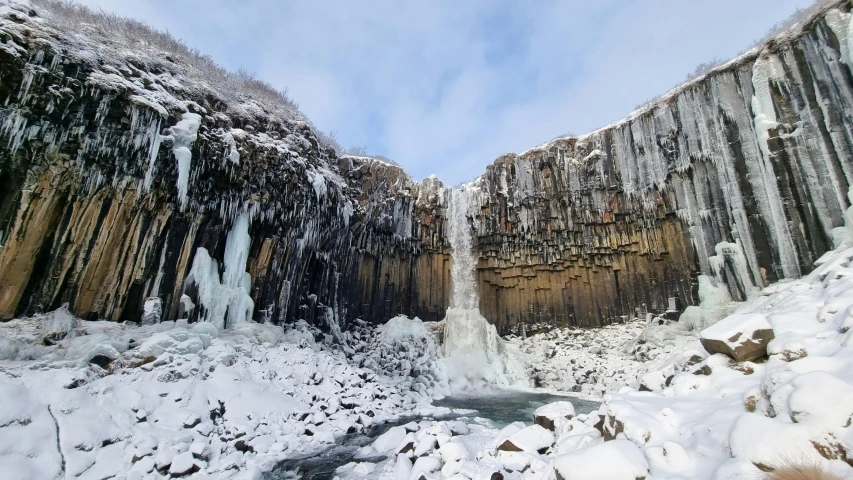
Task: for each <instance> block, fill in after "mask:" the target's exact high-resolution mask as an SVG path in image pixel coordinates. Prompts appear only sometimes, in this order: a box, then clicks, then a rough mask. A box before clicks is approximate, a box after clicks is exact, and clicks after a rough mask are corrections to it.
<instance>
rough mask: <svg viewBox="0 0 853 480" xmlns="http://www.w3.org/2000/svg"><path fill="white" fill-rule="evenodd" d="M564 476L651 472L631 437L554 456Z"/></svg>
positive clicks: (583, 479) (599, 479) (609, 477)
mask: <svg viewBox="0 0 853 480" xmlns="http://www.w3.org/2000/svg"><path fill="white" fill-rule="evenodd" d="M554 469H555V470H556V471H557V472H559V473H560V476H561V477H562V478H563V479H564V480H625V479H634V478H645V477H646V476H647V475H648V472H649V466H648V462H647V461H646V458H645V457H644V456H643V452H641V451H640V449H639V448H637V446H636V445H635V444H633V443H632V442H629V441H628V440H613V441H611V442H607V443H602V444H599V445H594V446H591V447H587V448H583V449H580V450H577V451H575V452H572V453H569V454H566V455H560V456H559V457H557V458H555V459H554Z"/></svg>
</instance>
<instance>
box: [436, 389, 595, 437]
mask: <svg viewBox="0 0 853 480" xmlns="http://www.w3.org/2000/svg"><path fill="white" fill-rule="evenodd" d="M561 401H562V402H572V405H574V407H575V413H577V414H581V413H590V412H592V411H593V410H596V409H598V406H599V403H598V402H593V401H590V400H582V399H580V398H577V397H569V396H563V395H551V394H547V393H534V392H517V391H507V390H504V391H499V392H495V393H493V394H491V393H490V394H489V395H483V394H476V395H454V396H452V397H447V398H445V399H444V400H436V401H434V402H433V405H435V406H438V407H448V408H464V409H469V410H476V411H477V413H476V414H475V415H476V416H478V417H483V418H488V419H489V420H491V421H492V423H493V424H494V425H495V427H497V428H503V427H505V426H507V425H509V424H510V423H512V422H518V421H522V422H525V423H528V424H529V423H532V422H533V411H534V410H536V409H537V408H539V407H541V406H542V405H546V404H548V403H553V402H561Z"/></svg>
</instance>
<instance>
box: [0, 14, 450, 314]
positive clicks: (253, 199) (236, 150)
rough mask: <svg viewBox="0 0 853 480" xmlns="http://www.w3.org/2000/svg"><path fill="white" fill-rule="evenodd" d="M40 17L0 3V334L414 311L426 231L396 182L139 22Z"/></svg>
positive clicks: (391, 170)
mask: <svg viewBox="0 0 853 480" xmlns="http://www.w3.org/2000/svg"><path fill="white" fill-rule="evenodd" d="M37 3H38V2H34V3H30V2H28V1H23V0H0V99H2V100H0V102H2V105H3V107H2V108H0V185H2V188H0V319H7V318H12V317H15V316H20V315H24V314H28V313H31V312H34V311H38V310H49V309H53V308H56V307H57V306H59V305H61V304H62V303H65V302H70V307H71V308H72V310H73V311H74V313H75V314H77V315H80V316H82V317H85V318H105V319H114V320H118V319H131V320H133V319H138V318H139V317H140V314H141V312H142V305H143V303H144V301H145V299H146V298H148V297H159V298H160V299H161V302H162V306H163V314H164V316H165V317H167V318H178V317H179V316H181V315H187V314H188V315H189V316H191V317H192V318H206V319H215V320H216V321H217V322H224V321H225V320H226V319H234V320H235V321H236V320H238V319H245V318H254V319H255V320H259V321H264V320H266V321H275V322H281V321H285V320H287V319H296V318H304V319H307V320H308V321H311V322H313V323H315V324H318V325H323V326H324V327H327V328H330V329H332V330H334V329H336V328H337V327H339V326H340V325H341V324H343V323H344V321H345V320H346V319H347V318H354V317H361V318H365V319H368V320H380V319H381V320H385V319H387V318H389V317H390V316H393V315H394V314H396V313H398V312H401V311H405V312H410V311H411V309H412V307H411V305H414V304H416V303H417V302H418V301H419V299H418V297H417V295H416V293H413V290H412V289H411V287H410V285H411V280H410V277H411V272H412V265H414V264H416V263H417V262H418V261H420V259H422V258H427V257H426V256H425V255H421V253H422V251H421V247H420V243H419V242H418V241H417V240H416V239H415V238H413V235H417V231H420V230H426V228H420V229H419V230H415V227H414V226H413V223H412V221H411V219H412V218H413V217H412V215H411V210H412V206H413V205H414V203H415V200H414V198H416V196H417V194H418V191H419V190H418V189H419V188H420V187H419V186H418V185H415V184H414V183H413V182H412V181H411V180H410V179H409V178H408V176H406V175H405V174H404V173H403V172H402V171H401V170H400V169H399V168H398V167H393V166H389V165H386V164H382V163H381V162H375V161H372V160H370V159H360V158H337V156H336V155H335V153H334V151H332V150H331V149H329V148H327V147H324V146H323V145H321V144H320V143H319V142H318V141H317V138H316V137H315V135H314V133H313V132H312V131H311V129H310V127H309V125H308V123H306V121H305V120H304V119H303V118H301V116H300V115H299V114H298V113H297V112H295V111H293V110H292V109H291V108H289V107H288V105H286V104H281V103H280V102H279V103H275V102H272V103H271V102H269V101H267V100H269V99H268V98H265V97H264V95H267V96H269V95H268V93H269V92H265V91H263V90H262V89H261V90H258V89H257V88H253V85H252V84H251V81H249V82H248V84H245V82H243V83H241V81H240V79H239V78H234V77H229V76H227V75H226V74H225V73H224V72H221V71H218V70H216V69H215V68H214V67H213V66H211V65H210V64H209V63H205V62H204V61H203V59H201V60H199V59H198V58H195V57H192V56H190V57H189V58H186V56H184V57H181V56H180V55H175V54H174V52H172V51H170V50H168V49H162V48H161V47H159V46H158V43H157V42H151V41H150V40H151V39H150V37H146V35H148V34H150V32H146V31H145V30H144V29H142V30H139V31H134V30H132V28H134V25H133V24H121V22H119V23H118V24H117V25H118V26H116V24H114V23H110V22H107V21H105V22H104V23H102V24H99V23H98V22H97V21H95V22H93V23H86V18H83V19H82V21H81V22H78V24H77V25H75V26H74V28H69V27H68V26H67V25H66V24H65V23H63V22H67V21H69V20H68V19H67V18H61V14H63V13H68V12H54V11H51V10H50V8H47V9H45V8H42V7H40V6H38V5H40V3H38V4H37ZM71 13H73V11H71ZM113 21H114V20H113ZM127 29H131V31H129V32H128V31H126V30H127ZM273 97H274V96H273ZM273 100H275V98H273ZM434 200H435V199H433V201H434ZM428 201H429V199H426V200H425V202H428ZM406 219H408V220H406ZM235 232H236V233H235ZM423 290H424V291H429V289H428V288H424V289H423ZM442 293H443V292H442ZM247 295H248V298H247ZM225 297H227V298H225ZM422 303H428V302H422ZM439 303H441V302H439ZM443 308H444V305H443V304H441V307H440V311H443ZM226 310H227V315H226ZM240 310H242V311H243V313H239V311H240ZM245 311H248V315H247V314H246V313H245ZM436 311H437V312H438V311H439V309H438V308H437V309H436Z"/></svg>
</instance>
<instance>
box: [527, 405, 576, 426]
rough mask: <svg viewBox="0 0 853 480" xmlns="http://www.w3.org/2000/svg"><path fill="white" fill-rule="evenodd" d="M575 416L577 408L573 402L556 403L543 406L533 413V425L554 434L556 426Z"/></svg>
mask: <svg viewBox="0 0 853 480" xmlns="http://www.w3.org/2000/svg"><path fill="white" fill-rule="evenodd" d="M574 416H575V406H574V405H572V403H571V402H554V403H549V404H548V405H543V406H541V407H539V408H537V409H536V411H534V412H533V423H534V424H536V425H539V426H541V427H543V428H547V429H548V430H551V431H552V432H553V431H554V430H555V429H556V424H557V423H559V422H560V421H562V420H558V419H564V420H569V419H571V418H574Z"/></svg>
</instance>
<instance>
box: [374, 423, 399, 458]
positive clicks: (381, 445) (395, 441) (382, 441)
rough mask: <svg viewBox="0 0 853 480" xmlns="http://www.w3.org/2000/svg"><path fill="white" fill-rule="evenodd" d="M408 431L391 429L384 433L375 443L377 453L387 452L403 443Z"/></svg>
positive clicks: (397, 428) (396, 428)
mask: <svg viewBox="0 0 853 480" xmlns="http://www.w3.org/2000/svg"><path fill="white" fill-rule="evenodd" d="M406 433H408V432H406V429H405V428H403V427H391V428H389V429H388V431H387V432H385V433H383V434H382V435H380V436H379V437H377V438H376V440H374V441H373V444H372V445H373V448H375V449H376V451H377V452H387V451H389V450H391V449H392V448H395V447H397V446H399V445H400V443H402V441H403V439H404V438H406Z"/></svg>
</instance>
